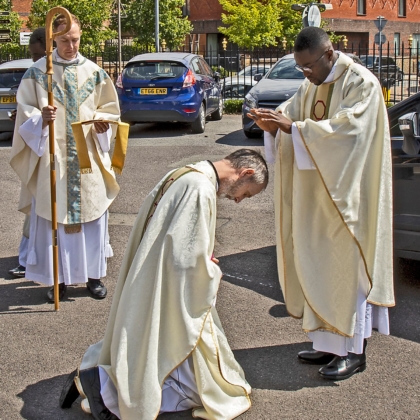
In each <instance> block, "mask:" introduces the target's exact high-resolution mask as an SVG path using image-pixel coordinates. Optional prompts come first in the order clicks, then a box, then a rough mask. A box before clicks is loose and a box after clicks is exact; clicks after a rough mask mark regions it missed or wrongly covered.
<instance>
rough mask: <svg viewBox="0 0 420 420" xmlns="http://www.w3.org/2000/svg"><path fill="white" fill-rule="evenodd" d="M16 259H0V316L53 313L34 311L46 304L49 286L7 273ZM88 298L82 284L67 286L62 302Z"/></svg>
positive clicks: (14, 264) (16, 262)
mask: <svg viewBox="0 0 420 420" xmlns="http://www.w3.org/2000/svg"><path fill="white" fill-rule="evenodd" d="M18 264H19V263H18V258H17V257H7V258H0V278H4V279H5V283H3V284H0V296H1V297H2V298H1V299H0V315H6V314H20V313H35V312H37V313H39V312H50V311H54V305H53V304H51V309H46V310H40V311H37V310H34V308H33V307H34V306H36V305H45V303H46V302H47V297H46V294H47V291H48V290H49V288H50V286H45V285H43V284H39V283H35V282H33V281H31V280H27V279H25V278H14V277H12V276H11V275H10V274H9V273H8V271H9V270H10V269H11V268H14V267H16V266H17V265H18ZM86 297H89V298H90V294H89V292H88V291H87V289H86V286H85V285H83V284H80V285H75V286H69V287H68V288H67V293H66V296H65V297H64V299H63V300H62V302H66V301H67V302H72V301H74V300H76V299H80V298H86Z"/></svg>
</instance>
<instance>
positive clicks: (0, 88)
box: [0, 58, 34, 131]
mask: <svg viewBox="0 0 420 420" xmlns="http://www.w3.org/2000/svg"><path fill="white" fill-rule="evenodd" d="M32 64H34V62H33V61H32V59H30V58H27V59H23V60H14V61H8V62H7V63H3V64H0V131H13V130H14V127H15V121H14V120H13V119H10V116H11V115H12V113H13V111H15V110H16V106H17V104H16V92H17V89H18V87H19V84H20V81H21V80H22V77H23V75H24V74H25V72H26V70H28V68H29V67H31V66H32Z"/></svg>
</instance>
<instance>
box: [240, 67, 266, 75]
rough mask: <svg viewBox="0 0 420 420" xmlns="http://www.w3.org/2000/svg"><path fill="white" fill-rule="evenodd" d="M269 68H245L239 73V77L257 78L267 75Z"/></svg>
mask: <svg viewBox="0 0 420 420" xmlns="http://www.w3.org/2000/svg"><path fill="white" fill-rule="evenodd" d="M268 69H269V67H264V66H261V67H259V66H258V67H245V68H244V69H243V70H241V71H240V72H239V73H238V76H255V75H256V74H265V73H267V71H268Z"/></svg>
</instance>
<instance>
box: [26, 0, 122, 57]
mask: <svg viewBox="0 0 420 420" xmlns="http://www.w3.org/2000/svg"><path fill="white" fill-rule="evenodd" d="M55 6H62V7H65V8H66V9H67V10H68V11H69V12H70V13H72V14H74V15H75V16H77V18H78V19H79V20H80V23H81V26H82V38H81V43H80V44H81V50H82V52H85V51H86V50H89V49H91V48H95V47H96V48H97V47H99V45H100V43H101V42H102V41H105V40H107V39H110V38H114V37H115V36H116V34H115V31H112V30H111V29H109V28H108V27H106V26H105V25H104V24H105V23H106V22H107V21H109V19H110V18H111V11H112V7H113V0H94V1H92V0H77V1H74V0H49V1H48V2H46V1H45V0H33V1H32V7H31V11H30V14H29V18H28V27H29V28H31V29H32V30H33V29H36V28H38V27H40V26H45V19H46V16H47V12H48V11H49V10H50V9H51V8H52V7H55Z"/></svg>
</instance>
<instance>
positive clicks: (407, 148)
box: [398, 112, 420, 155]
mask: <svg viewBox="0 0 420 420" xmlns="http://www.w3.org/2000/svg"><path fill="white" fill-rule="evenodd" d="M398 125H399V127H400V130H401V133H402V135H403V136H404V141H403V146H402V150H403V151H404V152H405V153H407V154H408V155H418V154H419V150H420V136H419V116H418V114H417V112H409V113H408V114H404V115H403V116H402V117H400V118H399V119H398Z"/></svg>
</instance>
